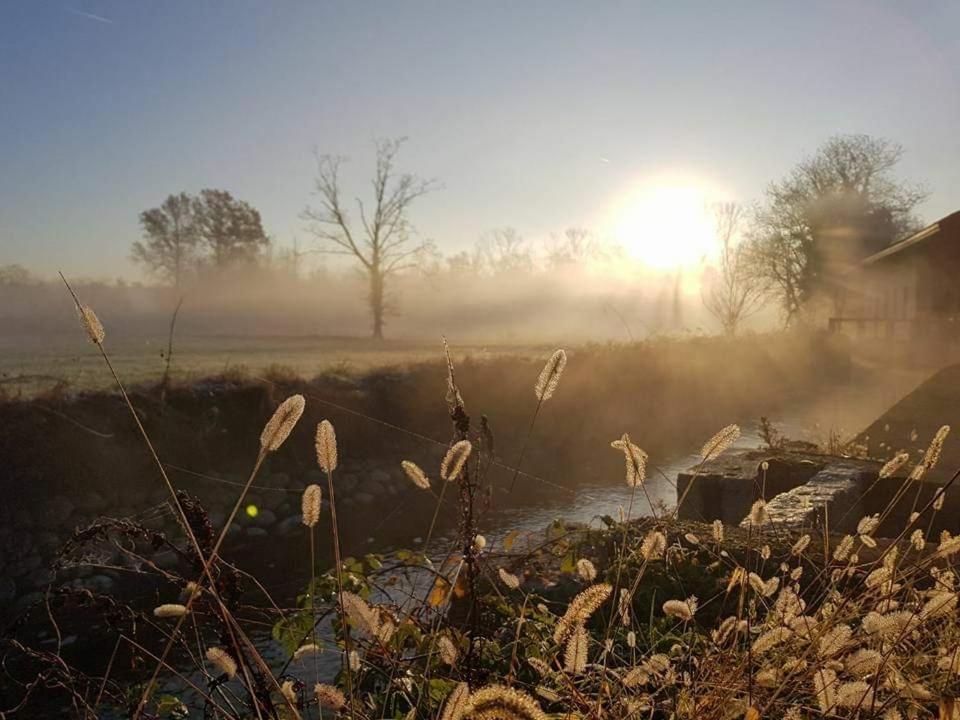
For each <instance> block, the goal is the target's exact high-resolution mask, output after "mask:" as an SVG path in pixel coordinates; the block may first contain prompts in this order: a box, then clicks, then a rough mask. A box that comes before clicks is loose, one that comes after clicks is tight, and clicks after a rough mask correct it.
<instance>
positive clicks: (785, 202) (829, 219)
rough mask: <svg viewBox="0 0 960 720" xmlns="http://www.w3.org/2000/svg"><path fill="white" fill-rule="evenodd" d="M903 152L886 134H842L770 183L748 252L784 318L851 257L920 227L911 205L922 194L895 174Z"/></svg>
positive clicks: (797, 311)
mask: <svg viewBox="0 0 960 720" xmlns="http://www.w3.org/2000/svg"><path fill="white" fill-rule="evenodd" d="M902 156H903V148H902V147H901V146H900V145H898V144H897V143H894V142H891V141H889V140H884V139H882V138H874V137H870V136H868V135H840V136H836V137H833V138H830V139H829V140H828V141H827V142H826V143H825V144H824V145H823V146H821V147H820V149H819V150H818V151H817V153H816V154H815V155H814V156H813V157H809V158H807V159H805V160H804V161H803V162H801V163H800V164H798V165H797V166H796V167H795V168H794V169H793V171H791V173H790V174H789V175H787V177H786V178H784V179H783V180H781V181H780V182H776V183H772V184H771V185H770V187H769V188H768V189H767V201H766V203H765V204H764V205H763V206H762V207H761V208H759V210H758V212H757V214H756V217H755V220H754V230H753V240H752V246H753V247H752V252H751V254H752V256H753V258H754V260H755V261H756V267H757V269H758V271H759V272H761V273H762V274H763V275H764V276H765V277H766V278H767V279H768V280H769V281H770V283H771V284H772V286H773V288H774V289H775V290H776V293H777V295H778V296H779V301H780V303H781V305H782V307H783V312H784V316H785V319H786V321H787V323H789V322H791V321H792V320H793V319H794V318H795V317H797V316H798V315H799V314H800V312H801V310H802V309H803V307H804V305H805V304H806V303H807V301H808V300H810V299H811V297H812V296H813V295H814V294H815V293H816V292H818V291H821V290H824V289H827V290H830V289H832V288H831V285H833V284H835V283H836V282H837V281H838V280H839V279H841V278H842V277H843V275H844V272H845V269H846V268H847V267H849V266H850V265H851V264H852V263H855V262H857V261H858V260H860V259H862V258H863V257H865V256H866V255H868V254H870V253H873V252H876V251H878V250H880V249H882V248H883V247H885V246H886V245H888V244H889V243H891V242H893V241H895V240H897V239H899V238H900V237H902V236H903V235H904V234H906V233H908V232H910V231H911V230H913V229H915V228H916V227H917V221H916V218H915V217H914V215H913V211H914V210H915V209H916V207H917V205H918V204H919V203H920V202H921V201H922V200H923V199H924V198H925V197H926V193H925V191H924V190H923V189H922V188H919V187H915V186H911V185H907V184H905V183H903V182H900V181H898V180H896V179H895V178H894V177H893V174H892V173H893V169H894V168H895V167H896V165H897V163H898V162H899V161H900V159H901V157H902Z"/></svg>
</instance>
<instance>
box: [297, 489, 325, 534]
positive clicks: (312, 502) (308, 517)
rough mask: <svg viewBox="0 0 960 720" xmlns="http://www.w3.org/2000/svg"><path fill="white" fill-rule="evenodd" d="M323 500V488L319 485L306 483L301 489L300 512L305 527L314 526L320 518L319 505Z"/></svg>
mask: <svg viewBox="0 0 960 720" xmlns="http://www.w3.org/2000/svg"><path fill="white" fill-rule="evenodd" d="M322 500H323V490H322V489H321V488H320V486H319V485H307V488H306V490H304V491H303V500H302V502H301V513H302V516H303V524H304V525H306V526H307V527H310V528H312V527H314V526H315V525H316V524H317V522H318V521H319V520H320V505H321V501H322Z"/></svg>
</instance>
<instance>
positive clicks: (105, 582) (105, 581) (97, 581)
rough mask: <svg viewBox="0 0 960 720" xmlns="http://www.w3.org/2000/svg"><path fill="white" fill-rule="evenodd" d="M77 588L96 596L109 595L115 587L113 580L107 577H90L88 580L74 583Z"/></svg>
mask: <svg viewBox="0 0 960 720" xmlns="http://www.w3.org/2000/svg"><path fill="white" fill-rule="evenodd" d="M74 582H75V583H76V584H77V586H78V587H81V588H84V589H85V590H89V591H90V592H92V593H96V594H98V595H109V594H110V593H111V592H113V588H114V587H115V586H116V583H115V582H114V580H113V578H111V577H109V576H107V575H99V574H98V575H91V576H90V577H88V578H81V579H79V580H76V581H74Z"/></svg>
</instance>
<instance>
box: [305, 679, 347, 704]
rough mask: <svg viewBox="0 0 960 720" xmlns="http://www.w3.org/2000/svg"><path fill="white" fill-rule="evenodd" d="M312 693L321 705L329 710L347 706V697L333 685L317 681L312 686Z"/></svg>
mask: <svg viewBox="0 0 960 720" xmlns="http://www.w3.org/2000/svg"><path fill="white" fill-rule="evenodd" d="M313 694H314V696H315V697H316V698H317V702H318V703H320V705H321V706H322V707H327V708H330V709H331V710H340V709H342V708H345V707H346V706H347V698H346V697H344V695H343V693H342V692H340V690H339V689H338V688H335V687H334V686H333V685H327V684H326V683H317V684H316V686H315V687H314V688H313Z"/></svg>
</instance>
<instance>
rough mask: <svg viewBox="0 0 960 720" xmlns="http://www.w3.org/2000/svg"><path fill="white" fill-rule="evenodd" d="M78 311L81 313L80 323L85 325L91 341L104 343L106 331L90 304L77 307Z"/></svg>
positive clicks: (95, 343) (96, 343) (99, 343)
mask: <svg viewBox="0 0 960 720" xmlns="http://www.w3.org/2000/svg"><path fill="white" fill-rule="evenodd" d="M77 312H78V313H80V324H81V325H83V329H84V330H85V331H86V333H87V337H88V338H90V342H92V343H93V344H94V345H103V341H104V338H105V337H106V332H105V331H104V329H103V324H102V323H101V322H100V318H98V317H97V314H96V313H95V312H94V311H93V308H92V307H90V306H89V305H83V306H80V307H78V308H77Z"/></svg>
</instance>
